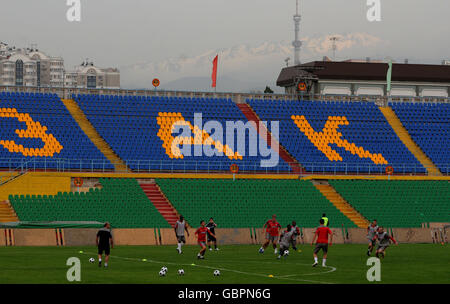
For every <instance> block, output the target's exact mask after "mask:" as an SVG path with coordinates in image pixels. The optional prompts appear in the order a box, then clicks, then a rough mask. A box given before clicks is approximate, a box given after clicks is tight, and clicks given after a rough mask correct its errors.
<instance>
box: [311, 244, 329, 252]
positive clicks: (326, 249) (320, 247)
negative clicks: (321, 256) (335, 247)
mask: <svg viewBox="0 0 450 304" xmlns="http://www.w3.org/2000/svg"><path fill="white" fill-rule="evenodd" d="M320 249H322V251H323V253H327V252H328V244H327V243H317V244H316V248H314V253H318V252H319V251H320Z"/></svg>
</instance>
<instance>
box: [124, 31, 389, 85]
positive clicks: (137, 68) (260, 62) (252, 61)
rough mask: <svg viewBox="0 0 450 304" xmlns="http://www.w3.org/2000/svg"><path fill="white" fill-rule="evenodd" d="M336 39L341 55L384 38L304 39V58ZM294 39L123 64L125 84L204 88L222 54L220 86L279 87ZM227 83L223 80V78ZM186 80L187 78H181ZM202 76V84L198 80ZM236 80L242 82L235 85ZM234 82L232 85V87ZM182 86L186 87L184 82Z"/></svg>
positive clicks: (363, 50) (323, 51) (327, 49)
mask: <svg viewBox="0 0 450 304" xmlns="http://www.w3.org/2000/svg"><path fill="white" fill-rule="evenodd" d="M332 36H335V37H338V41H337V42H336V48H337V54H338V56H337V57H338V59H339V58H348V57H357V56H360V57H366V56H367V54H368V48H373V47H376V46H379V45H380V44H381V39H379V38H378V37H375V36H372V35H369V34H366V33H350V34H346V35H327V36H323V37H306V38H304V39H302V43H303V45H302V52H301V60H302V62H307V61H312V60H320V59H322V56H324V55H328V56H330V55H331V43H332V42H331V41H330V39H329V38H330V37H332ZM292 53H293V48H292V46H291V42H287V41H281V42H264V43H262V44H260V45H257V46H251V45H246V44H242V45H237V46H233V47H231V48H227V49H218V50H208V51H205V52H203V53H202V54H199V55H195V56H190V57H188V56H180V57H177V58H167V59H165V60H163V61H159V62H151V61H150V62H140V63H135V64H132V65H128V66H123V67H121V68H120V70H121V74H122V76H121V78H122V84H123V86H124V87H130V88H145V87H150V86H151V84H150V83H151V80H152V79H153V78H155V77H157V78H159V79H160V80H161V88H166V89H177V85H181V84H183V83H185V84H187V83H189V86H192V87H191V90H204V89H205V81H207V79H209V78H210V75H211V67H212V63H211V62H212V59H213V58H214V57H215V56H216V54H219V71H218V74H219V76H218V78H219V79H218V88H217V89H218V90H220V91H249V90H254V89H259V88H264V87H265V86H266V85H270V86H271V87H272V89H275V85H274V83H275V80H276V77H277V76H278V73H279V71H280V69H281V68H282V67H283V66H284V65H285V62H284V60H285V59H286V58H287V57H293V56H292ZM221 78H222V79H226V80H227V83H221V82H220V79H221ZM180 80H183V81H180ZM195 80H198V85H196V81H195ZM236 82H240V83H242V85H239V86H235V84H236ZM229 85H232V87H229ZM178 89H179V90H182V89H186V85H181V87H180V88H178Z"/></svg>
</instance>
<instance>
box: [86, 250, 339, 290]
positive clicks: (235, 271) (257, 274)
mask: <svg viewBox="0 0 450 304" xmlns="http://www.w3.org/2000/svg"><path fill="white" fill-rule="evenodd" d="M82 254H94V253H92V252H83V253H82ZM110 257H112V258H116V259H122V260H129V261H136V262H148V263H155V264H168V265H181V266H191V267H200V268H207V269H218V270H223V271H229V272H234V273H239V274H246V275H252V276H259V277H264V278H267V277H268V276H267V275H266V274H261V273H253V272H245V271H240V270H234V269H227V268H219V267H212V266H206V265H197V264H195V265H192V264H187V263H173V262H163V261H156V260H151V259H146V260H145V261H143V260H142V259H138V258H127V257H119V256H113V255H110ZM272 278H273V279H279V280H290V281H297V282H307V283H316V284H334V283H330V282H323V281H313V280H303V279H292V278H284V277H280V276H273V277H272Z"/></svg>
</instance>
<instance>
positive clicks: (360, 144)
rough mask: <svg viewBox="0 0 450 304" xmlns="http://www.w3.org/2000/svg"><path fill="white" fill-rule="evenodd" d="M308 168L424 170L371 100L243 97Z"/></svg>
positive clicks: (340, 170) (370, 171)
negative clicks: (276, 127)
mask: <svg viewBox="0 0 450 304" xmlns="http://www.w3.org/2000/svg"><path fill="white" fill-rule="evenodd" d="M247 103H249V104H250V105H251V107H252V108H253V109H254V110H255V112H256V113H257V114H258V116H259V117H260V119H261V120H263V121H268V122H269V123H268V126H269V129H270V121H280V143H281V145H283V146H284V147H285V148H286V149H287V150H288V151H289V153H291V154H292V155H293V156H294V158H295V159H297V160H298V161H299V163H300V164H301V165H302V166H303V167H304V168H305V169H306V170H307V171H310V172H347V173H350V172H351V173H359V172H364V173H383V172H384V170H385V167H386V166H387V165H391V166H393V167H394V170H395V172H414V173H425V168H424V167H423V166H422V165H421V164H420V162H419V161H418V160H417V159H416V158H415V157H414V156H413V155H412V154H411V153H410V152H409V151H408V150H407V148H406V147H405V146H404V145H403V144H402V142H401V141H400V139H399V138H398V136H397V135H396V134H395V132H394V131H393V129H392V127H391V126H390V125H389V124H388V122H387V121H386V119H385V118H384V117H383V114H382V113H381V112H380V110H379V109H378V108H377V106H376V105H375V103H373V102H337V101H328V102H326V101H304V102H298V101H279V100H256V99H251V100H247Z"/></svg>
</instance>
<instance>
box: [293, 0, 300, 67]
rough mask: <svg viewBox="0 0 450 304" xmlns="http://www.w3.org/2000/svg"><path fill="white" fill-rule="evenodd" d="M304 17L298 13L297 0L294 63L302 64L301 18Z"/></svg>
mask: <svg viewBox="0 0 450 304" xmlns="http://www.w3.org/2000/svg"><path fill="white" fill-rule="evenodd" d="M301 19H302V17H301V16H300V14H299V13H298V0H296V11H295V15H294V24H295V40H294V41H293V42H292V45H293V46H294V65H299V64H300V48H301V46H302V42H301V41H300V39H299V37H300V20H301Z"/></svg>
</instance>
